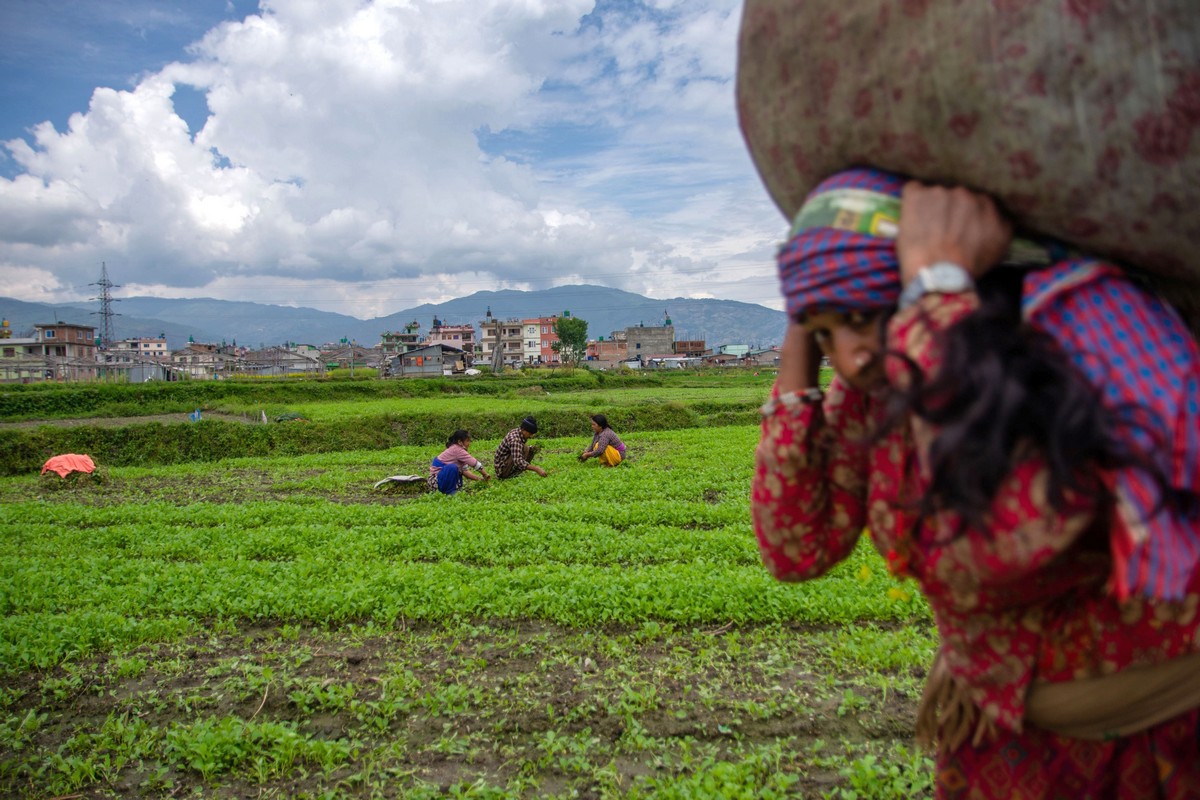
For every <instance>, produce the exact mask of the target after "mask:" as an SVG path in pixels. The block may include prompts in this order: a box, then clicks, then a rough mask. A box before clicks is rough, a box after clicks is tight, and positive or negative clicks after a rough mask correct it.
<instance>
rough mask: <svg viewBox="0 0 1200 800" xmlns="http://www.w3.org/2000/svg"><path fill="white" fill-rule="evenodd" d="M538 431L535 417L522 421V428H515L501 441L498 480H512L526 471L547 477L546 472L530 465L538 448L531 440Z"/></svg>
mask: <svg viewBox="0 0 1200 800" xmlns="http://www.w3.org/2000/svg"><path fill="white" fill-rule="evenodd" d="M537 430H538V426H537V421H536V420H535V419H534V418H533V417H526V418H525V419H523V420H521V425H520V427H517V428H513V429H512V430H511V431H509V432H508V433H507V434H506V435H505V437H504V438H503V439H501V440H500V446H499V447H497V448H496V459H495V462H494V463H495V468H496V477H497V478H501V479H503V478H512V477H515V476H517V475H520V474H521V473H522V472H524V471H525V470H529V471H530V472H536V473H537V474H538V475H541V476H542V477H543V478H544V477H546V470H544V469H542V468H541V467H539V466H537V465H535V464H530V463H529V462H530V460H531V459H532V458H533V456H534V453H536V452H537V447H536V446H531V445H530V444H529V440H530V439H531V438H532V437H533V435H534V434H536V433H537Z"/></svg>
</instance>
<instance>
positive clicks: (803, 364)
mask: <svg viewBox="0 0 1200 800" xmlns="http://www.w3.org/2000/svg"><path fill="white" fill-rule="evenodd" d="M820 371H821V349H820V348H819V347H817V342H816V340H815V339H813V337H812V335H810V334H809V332H808V331H806V330H805V329H804V326H803V325H801V324H800V323H799V322H797V321H796V320H792V321H791V322H789V323H788V328H787V332H786V333H785V334H784V336H783V346H782V347H781V348H780V356H779V375H778V376H777V377H776V378H775V386H776V387H777V388H778V389H779V393H780V394H781V395H784V394H788V393H789V392H798V391H800V390H801V389H812V388H815V387H816V386H817V378H818V376H819V374H820Z"/></svg>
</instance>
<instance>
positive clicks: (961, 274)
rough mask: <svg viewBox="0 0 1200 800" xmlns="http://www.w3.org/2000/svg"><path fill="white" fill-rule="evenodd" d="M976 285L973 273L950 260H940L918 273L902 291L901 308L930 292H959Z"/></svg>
mask: <svg viewBox="0 0 1200 800" xmlns="http://www.w3.org/2000/svg"><path fill="white" fill-rule="evenodd" d="M974 287H975V282H974V281H973V280H971V273H969V272H967V271H966V270H965V269H964V268H962V267H960V266H959V265H958V264H954V263H952V262H950V261H938V262H935V263H933V264H930V265H929V266H928V267H924V268H923V269H921V271H919V272H918V273H917V277H915V278H913V279H912V280H911V281H910V282H909V284H908V286H905V287H904V291H902V292H900V302H899V305H900V307H901V308H908V307H909V306H911V305H912V304H913V303H915V302H917V300H919V299H920V298H921V297H922V296H923V295H926V294H928V293H929V292H942V293H945V294H958V293H959V292H965V291H968V290H969V289H973V288H974Z"/></svg>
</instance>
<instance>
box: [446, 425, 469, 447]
mask: <svg viewBox="0 0 1200 800" xmlns="http://www.w3.org/2000/svg"><path fill="white" fill-rule="evenodd" d="M470 438H471V434H469V433H467V432H466V431H464V430H463V429H462V428H459V429H458V430H456V431H455V432H454V433H452V434H450V438H449V439H447V440H446V447H453V446H454V445H456V444H462V443H463V442H465V441H466V440H467V439H470Z"/></svg>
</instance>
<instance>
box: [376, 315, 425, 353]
mask: <svg viewBox="0 0 1200 800" xmlns="http://www.w3.org/2000/svg"><path fill="white" fill-rule="evenodd" d="M420 330H421V323H419V322H417V321H416V320H413V321H412V322H410V323H408V324H407V325H405V326H404V330H402V331H384V333H383V336H382V337H380V339H381V341H380V343H379V350H380V352H381V353H382V355H383V358H384V359H385V360H386V359H390V358H391V357H392V356H395V355H400V354H401V353H407V352H408V351H409V350H416V349H417V348H418V347H420V346H421V334H420Z"/></svg>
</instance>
